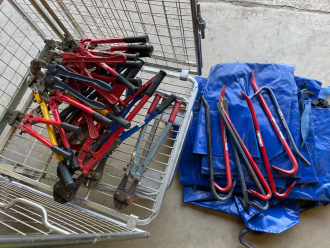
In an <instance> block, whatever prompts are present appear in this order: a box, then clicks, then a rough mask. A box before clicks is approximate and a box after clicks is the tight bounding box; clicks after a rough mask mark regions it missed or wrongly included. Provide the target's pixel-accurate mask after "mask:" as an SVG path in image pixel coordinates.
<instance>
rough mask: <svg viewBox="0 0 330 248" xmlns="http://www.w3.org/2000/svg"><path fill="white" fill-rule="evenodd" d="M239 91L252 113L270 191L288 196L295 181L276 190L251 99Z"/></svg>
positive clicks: (280, 195) (277, 195)
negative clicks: (279, 191)
mask: <svg viewBox="0 0 330 248" xmlns="http://www.w3.org/2000/svg"><path fill="white" fill-rule="evenodd" d="M241 93H242V95H243V96H244V98H245V99H246V101H247V103H248V105H249V109H250V112H251V115H252V120H253V125H254V129H255V132H256V136H257V139H258V144H259V147H260V150H261V153H262V158H263V160H264V164H265V168H266V172H267V176H268V180H269V184H270V188H271V189H272V192H273V194H274V195H275V196H276V197H278V198H285V197H287V196H288V194H289V193H290V191H291V190H292V188H293V187H294V185H295V184H296V182H293V183H292V184H291V185H290V187H289V188H288V189H287V190H286V191H285V192H283V193H282V194H281V193H278V192H277V190H276V187H275V182H274V178H273V175H272V171H271V168H270V165H269V161H268V157H267V152H266V148H265V144H264V141H263V139H262V135H261V131H260V127H259V123H258V119H257V115H256V113H255V110H254V107H253V103H252V101H251V99H250V98H249V97H248V96H247V95H245V94H244V92H242V91H241Z"/></svg>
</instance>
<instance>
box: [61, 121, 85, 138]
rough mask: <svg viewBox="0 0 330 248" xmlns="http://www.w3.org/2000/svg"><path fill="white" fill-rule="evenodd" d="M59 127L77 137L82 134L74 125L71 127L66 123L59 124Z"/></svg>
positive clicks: (79, 128)
mask: <svg viewBox="0 0 330 248" xmlns="http://www.w3.org/2000/svg"><path fill="white" fill-rule="evenodd" d="M60 127H61V128H63V129H65V130H68V131H71V132H74V133H75V134H77V135H80V134H81V133H82V129H81V127H77V126H75V125H71V124H69V123H66V122H62V123H61V124H60Z"/></svg>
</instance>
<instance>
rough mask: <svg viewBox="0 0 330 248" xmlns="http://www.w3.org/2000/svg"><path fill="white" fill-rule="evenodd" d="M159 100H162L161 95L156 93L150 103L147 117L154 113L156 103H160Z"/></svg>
mask: <svg viewBox="0 0 330 248" xmlns="http://www.w3.org/2000/svg"><path fill="white" fill-rule="evenodd" d="M161 98H162V95H161V94H159V93H157V94H156V95H155V98H154V100H153V101H152V103H151V104H150V107H149V109H148V114H149V115H151V114H152V113H153V112H154V111H155V109H156V108H157V105H158V103H159V101H160V99H161Z"/></svg>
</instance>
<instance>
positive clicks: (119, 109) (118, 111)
mask: <svg viewBox="0 0 330 248" xmlns="http://www.w3.org/2000/svg"><path fill="white" fill-rule="evenodd" d="M109 107H110V108H111V110H112V111H113V112H114V113H115V115H121V113H122V112H123V110H124V108H123V107H118V106H117V105H112V104H110V105H109Z"/></svg>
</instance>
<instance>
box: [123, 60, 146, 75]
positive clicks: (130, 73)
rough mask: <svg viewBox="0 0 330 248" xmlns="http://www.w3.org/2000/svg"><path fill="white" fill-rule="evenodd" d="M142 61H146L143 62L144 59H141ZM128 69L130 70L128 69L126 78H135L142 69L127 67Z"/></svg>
mask: <svg viewBox="0 0 330 248" xmlns="http://www.w3.org/2000/svg"><path fill="white" fill-rule="evenodd" d="M140 61H141V63H143V64H144V62H143V61H142V60H140ZM127 70H129V71H128V73H127V76H126V78H135V77H136V75H137V74H138V73H139V71H140V69H139V68H129V69H127Z"/></svg>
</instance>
